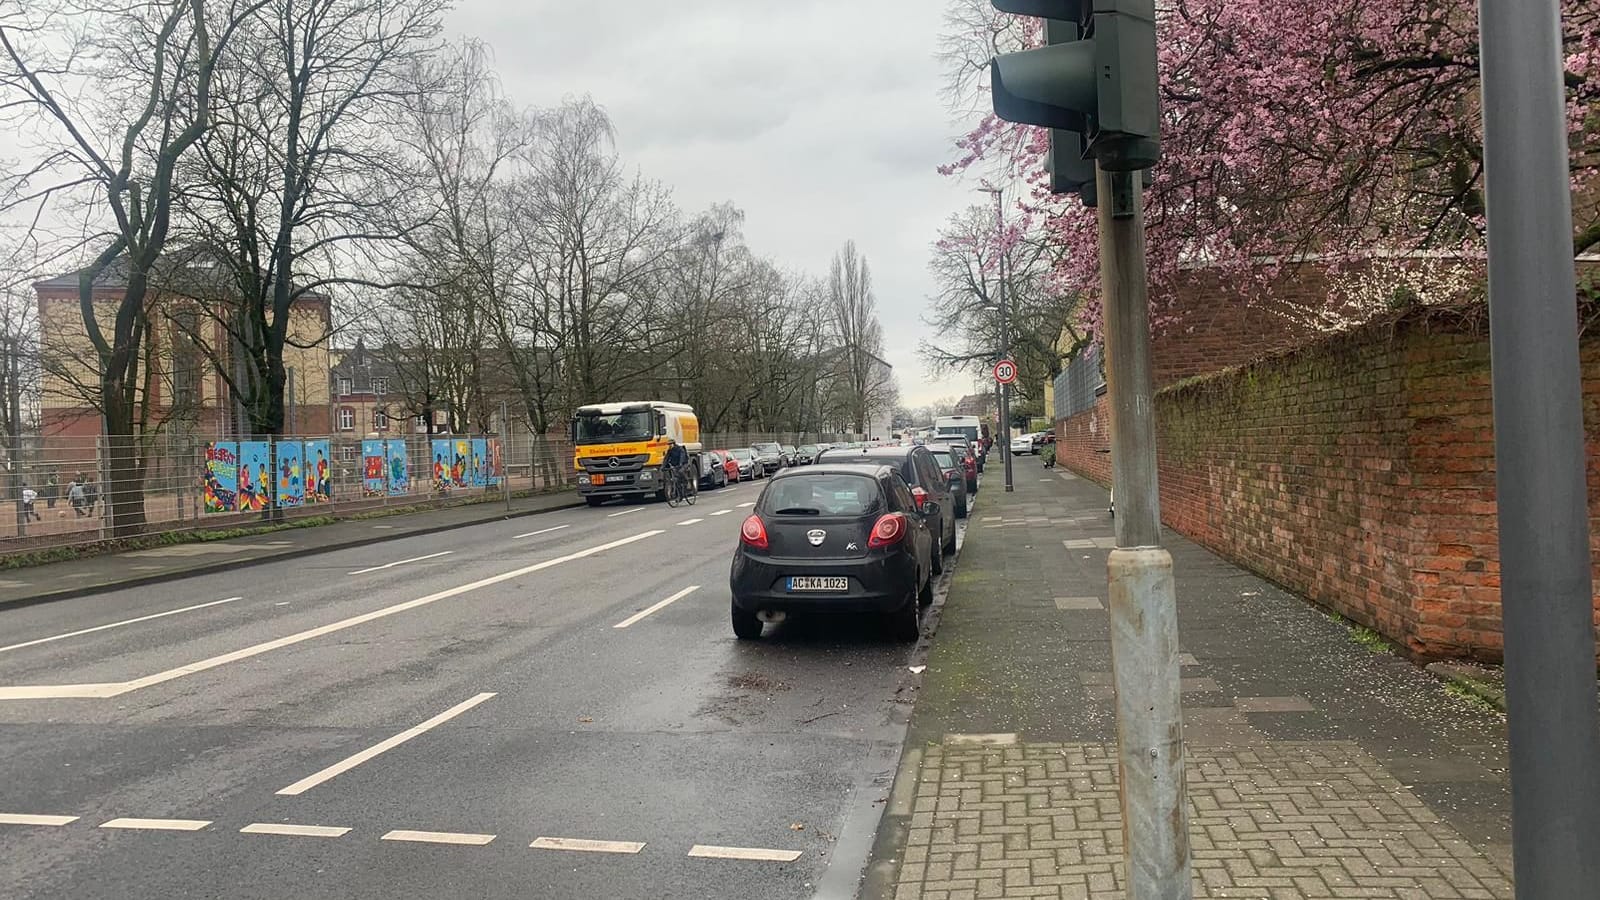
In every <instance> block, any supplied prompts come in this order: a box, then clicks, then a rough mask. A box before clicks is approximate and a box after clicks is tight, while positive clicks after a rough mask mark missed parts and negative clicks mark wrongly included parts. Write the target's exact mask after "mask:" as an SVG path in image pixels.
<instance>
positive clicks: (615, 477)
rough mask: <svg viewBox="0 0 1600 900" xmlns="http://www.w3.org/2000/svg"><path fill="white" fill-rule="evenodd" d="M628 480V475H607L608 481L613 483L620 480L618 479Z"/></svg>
mask: <svg viewBox="0 0 1600 900" xmlns="http://www.w3.org/2000/svg"><path fill="white" fill-rule="evenodd" d="M627 480H628V476H626V475H607V476H606V481H609V482H612V483H615V482H618V481H627Z"/></svg>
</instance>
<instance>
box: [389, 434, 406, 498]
mask: <svg viewBox="0 0 1600 900" xmlns="http://www.w3.org/2000/svg"><path fill="white" fill-rule="evenodd" d="M388 457H389V493H390V494H391V495H394V496H399V495H401V494H409V493H411V465H410V458H409V457H408V456H407V454H406V442H405V441H403V440H394V439H391V440H390V441H389V443H388Z"/></svg>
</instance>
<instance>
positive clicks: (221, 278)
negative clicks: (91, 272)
mask: <svg viewBox="0 0 1600 900" xmlns="http://www.w3.org/2000/svg"><path fill="white" fill-rule="evenodd" d="M228 265H229V262H228V260H227V259H226V258H225V257H224V256H223V255H222V254H221V253H219V252H218V251H216V250H214V249H212V248H208V247H199V246H196V247H189V248H183V249H178V250H172V251H169V252H167V253H166V254H164V255H163V256H162V257H161V259H160V260H159V261H158V263H157V269H156V272H155V273H152V274H154V275H155V276H156V278H155V279H153V280H157V281H158V280H160V278H161V277H162V276H170V281H169V284H175V283H177V282H178V281H179V280H180V279H182V280H184V281H188V282H190V283H191V284H193V283H196V282H198V283H200V284H202V285H203V286H204V285H205V284H206V282H210V283H211V284H210V285H209V286H210V287H211V289H213V290H218V291H220V290H224V289H226V284H227V282H226V280H225V278H226V276H225V274H223V273H225V272H226V271H227V268H226V267H227V266H228ZM82 271H83V270H82V269H78V270H75V271H72V272H64V273H62V274H60V275H56V276H54V277H51V278H45V279H43V280H40V281H35V282H34V283H33V287H34V290H35V291H41V290H63V289H71V290H75V289H76V288H77V287H78V276H79V274H80V273H81V272H82ZM213 273H215V274H213ZM127 284H128V258H127V257H126V256H119V257H117V258H116V259H114V260H112V261H111V263H110V264H109V265H107V266H106V267H105V268H104V269H102V270H101V271H100V274H99V275H98V276H96V277H95V280H94V285H95V287H104V288H117V287H125V286H126V285H127ZM157 289H158V290H159V288H157ZM296 299H297V301H299V300H311V299H316V300H326V299H328V295H327V294H324V293H322V292H320V291H306V292H304V293H303V294H302V295H301V296H300V297H298V298H296Z"/></svg>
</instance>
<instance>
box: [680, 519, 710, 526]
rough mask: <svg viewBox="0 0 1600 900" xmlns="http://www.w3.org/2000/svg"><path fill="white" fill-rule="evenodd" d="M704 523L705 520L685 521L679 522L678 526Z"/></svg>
mask: <svg viewBox="0 0 1600 900" xmlns="http://www.w3.org/2000/svg"><path fill="white" fill-rule="evenodd" d="M704 521H705V519H684V520H683V521H682V522H679V523H678V524H679V525H698V524H700V523H701V522H704Z"/></svg>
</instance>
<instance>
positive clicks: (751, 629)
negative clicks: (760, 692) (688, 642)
mask: <svg viewBox="0 0 1600 900" xmlns="http://www.w3.org/2000/svg"><path fill="white" fill-rule="evenodd" d="M923 506H924V510H925V511H924V512H918V510H917V502H916V501H915V500H913V499H912V497H911V488H910V487H908V486H907V485H906V483H905V479H903V478H901V477H900V475H899V473H898V472H896V471H895V469H894V467H892V466H889V465H879V466H862V465H851V466H829V465H826V464H824V465H814V466H807V467H805V468H799V469H785V470H783V471H782V472H780V473H779V474H777V475H776V476H774V477H773V479H772V482H771V483H770V484H768V485H767V488H766V489H765V490H764V491H762V492H761V499H760V500H759V501H757V502H756V508H755V511H754V512H753V513H752V514H751V515H750V517H749V518H747V519H745V520H744V524H743V525H742V526H740V529H739V549H738V550H737V551H735V552H734V555H733V570H732V571H731V572H730V573H729V576H728V585H729V587H730V588H731V589H732V592H733V633H734V634H735V635H737V636H738V637H739V638H740V639H741V640H754V639H755V638H759V637H760V636H761V629H762V626H763V625H764V624H765V623H766V622H767V621H775V620H777V619H780V618H782V616H784V615H787V614H788V613H791V612H799V613H806V612H872V613H881V614H883V615H884V616H885V617H886V618H887V620H888V622H889V625H890V628H891V629H892V631H893V633H894V636H895V637H896V638H897V639H899V640H903V641H914V640H916V639H917V635H918V633H919V632H920V630H921V623H920V622H919V620H918V612H919V610H920V608H921V607H923V606H926V605H927V604H929V603H931V602H932V601H933V571H934V570H933V566H934V560H935V559H937V558H938V550H936V549H935V547H934V536H933V530H932V529H931V528H930V527H929V522H930V521H931V520H932V519H933V518H934V516H935V514H936V513H937V512H938V510H937V509H927V502H924V504H923Z"/></svg>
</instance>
